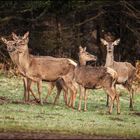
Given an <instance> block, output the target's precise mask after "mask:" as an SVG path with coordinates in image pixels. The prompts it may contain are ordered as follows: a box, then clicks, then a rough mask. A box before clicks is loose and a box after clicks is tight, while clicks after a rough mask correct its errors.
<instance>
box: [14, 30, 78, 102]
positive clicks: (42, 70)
mask: <svg viewBox="0 0 140 140" xmlns="http://www.w3.org/2000/svg"><path fill="white" fill-rule="evenodd" d="M15 42H16V43H15V46H14V47H13V48H12V49H15V50H17V51H18V63H19V64H18V65H19V69H20V70H21V73H22V75H24V77H26V78H28V79H30V80H31V81H35V82H37V83H38V92H39V99H40V103H41V104H43V102H42V98H41V90H42V80H43V81H48V82H54V81H56V80H58V79H61V77H62V76H64V75H66V74H67V73H68V72H69V71H71V69H73V68H74V67H75V66H76V63H75V62H74V61H72V60H71V59H66V58H53V57H51V58H52V59H49V58H46V57H45V56H40V57H32V56H30V54H29V51H28V42H29V32H27V33H25V34H24V36H22V37H21V39H19V40H15ZM56 68H57V69H56ZM26 87H27V85H26ZM69 88H70V90H71V92H73V91H74V90H73V89H72V88H73V87H70V86H69Z"/></svg>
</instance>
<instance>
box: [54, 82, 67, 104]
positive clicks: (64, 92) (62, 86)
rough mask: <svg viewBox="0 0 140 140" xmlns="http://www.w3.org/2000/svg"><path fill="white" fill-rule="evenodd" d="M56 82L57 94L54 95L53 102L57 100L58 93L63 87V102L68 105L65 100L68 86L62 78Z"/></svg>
mask: <svg viewBox="0 0 140 140" xmlns="http://www.w3.org/2000/svg"><path fill="white" fill-rule="evenodd" d="M57 82H58V84H57V83H56V87H57V95H56V97H55V100H54V104H55V103H56V101H57V100H58V98H59V96H60V93H61V91H62V89H63V96H64V102H65V104H66V105H68V101H67V94H68V87H67V86H66V84H65V82H64V81H63V80H62V79H61V80H59V81H57Z"/></svg>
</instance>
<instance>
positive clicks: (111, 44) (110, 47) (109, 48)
mask: <svg viewBox="0 0 140 140" xmlns="http://www.w3.org/2000/svg"><path fill="white" fill-rule="evenodd" d="M101 42H102V44H103V45H104V46H106V48H107V53H113V50H114V46H117V45H118V44H119V42H120V38H119V39H117V40H115V41H114V42H108V41H106V40H104V39H103V38H101Z"/></svg>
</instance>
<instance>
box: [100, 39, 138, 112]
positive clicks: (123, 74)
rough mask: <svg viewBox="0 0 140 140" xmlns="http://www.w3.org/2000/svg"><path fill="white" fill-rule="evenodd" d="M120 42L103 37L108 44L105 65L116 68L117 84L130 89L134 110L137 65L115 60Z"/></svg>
mask: <svg viewBox="0 0 140 140" xmlns="http://www.w3.org/2000/svg"><path fill="white" fill-rule="evenodd" d="M119 42H120V39H116V40H115V41H107V40H105V39H103V38H101V43H102V44H103V45H104V46H106V50H107V55H106V63H105V67H110V68H112V69H114V70H115V71H116V72H117V74H118V79H117V84H121V85H123V87H124V88H126V89H127V90H128V91H129V96H130V105H129V107H130V109H132V110H133V96H134V89H133V87H132V82H133V80H134V77H135V71H136V69H135V67H134V66H133V65H132V64H131V63H129V62H117V61H115V60H114V46H117V45H118V44H119ZM108 101H109V99H108V97H107V105H108Z"/></svg>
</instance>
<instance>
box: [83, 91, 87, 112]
mask: <svg viewBox="0 0 140 140" xmlns="http://www.w3.org/2000/svg"><path fill="white" fill-rule="evenodd" d="M84 100H85V105H84V111H87V90H86V89H85V91H84Z"/></svg>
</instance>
